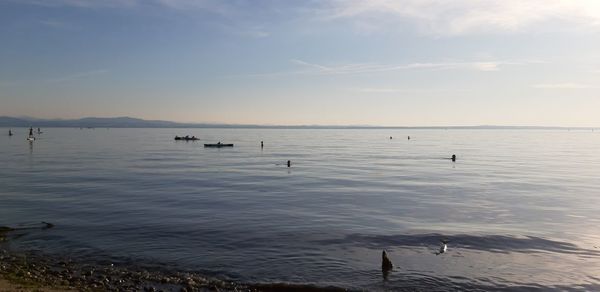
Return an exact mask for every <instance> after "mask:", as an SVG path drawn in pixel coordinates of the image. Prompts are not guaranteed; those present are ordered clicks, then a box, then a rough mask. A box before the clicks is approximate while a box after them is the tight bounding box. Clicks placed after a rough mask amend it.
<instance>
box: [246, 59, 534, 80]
mask: <svg viewBox="0 0 600 292" xmlns="http://www.w3.org/2000/svg"><path fill="white" fill-rule="evenodd" d="M290 62H291V63H292V64H294V65H296V66H297V67H300V68H301V69H299V70H292V71H284V72H273V73H258V74H250V75H246V76H255V77H276V76H286V75H349V74H368V73H383V72H393V71H404V70H432V71H439V70H474V71H482V72H491V71H499V70H500V68H501V67H502V66H506V65H522V64H528V63H534V62H508V61H476V62H461V61H457V62H426V63H409V64H378V63H350V64H343V65H335V66H331V65H323V64H317V63H312V62H307V61H304V60H299V59H291V60H290Z"/></svg>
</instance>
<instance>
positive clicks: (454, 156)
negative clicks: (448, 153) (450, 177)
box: [452, 154, 456, 162]
mask: <svg viewBox="0 0 600 292" xmlns="http://www.w3.org/2000/svg"><path fill="white" fill-rule="evenodd" d="M455 161H456V155H454V154H452V162H455Z"/></svg>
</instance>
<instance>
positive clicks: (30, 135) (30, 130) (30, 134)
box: [29, 127, 33, 137]
mask: <svg viewBox="0 0 600 292" xmlns="http://www.w3.org/2000/svg"><path fill="white" fill-rule="evenodd" d="M32 136H33V128H31V127H30V128H29V137H32Z"/></svg>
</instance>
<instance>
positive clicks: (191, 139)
mask: <svg viewBox="0 0 600 292" xmlns="http://www.w3.org/2000/svg"><path fill="white" fill-rule="evenodd" d="M198 140H200V138H186V137H175V141H198Z"/></svg>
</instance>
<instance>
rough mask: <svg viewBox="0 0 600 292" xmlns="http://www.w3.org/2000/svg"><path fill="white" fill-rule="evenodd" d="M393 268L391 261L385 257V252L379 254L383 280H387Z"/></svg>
mask: <svg viewBox="0 0 600 292" xmlns="http://www.w3.org/2000/svg"><path fill="white" fill-rule="evenodd" d="M393 268H394V265H393V264H392V261H390V259H389V258H388V256H387V253H386V252H385V250H384V251H383V252H382V253H381V273H382V274H383V279H385V280H387V278H388V274H389V273H390V271H391V270H392V269H393Z"/></svg>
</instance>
